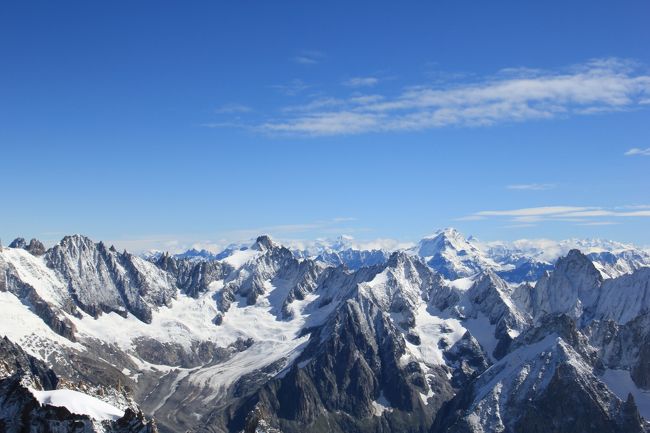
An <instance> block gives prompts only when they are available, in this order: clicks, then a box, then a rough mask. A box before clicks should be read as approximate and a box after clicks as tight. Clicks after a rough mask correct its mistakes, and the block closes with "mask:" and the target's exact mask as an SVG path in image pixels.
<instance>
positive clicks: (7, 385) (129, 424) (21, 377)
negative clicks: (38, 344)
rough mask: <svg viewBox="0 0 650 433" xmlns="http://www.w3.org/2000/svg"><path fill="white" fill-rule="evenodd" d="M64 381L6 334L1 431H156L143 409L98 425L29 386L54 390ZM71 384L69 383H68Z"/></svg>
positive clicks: (0, 350)
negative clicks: (46, 399) (44, 402)
mask: <svg viewBox="0 0 650 433" xmlns="http://www.w3.org/2000/svg"><path fill="white" fill-rule="evenodd" d="M59 385H61V381H60V380H59V378H58V377H57V375H56V374H55V373H54V371H52V370H51V369H49V368H48V367H47V366H46V365H45V364H44V363H43V362H41V361H39V360H38V359H35V358H34V357H32V356H30V355H28V354H26V353H25V352H24V351H23V350H22V349H20V347H19V346H17V345H16V344H14V343H12V342H11V341H9V339H7V338H6V337H5V338H3V339H1V340H0V431H2V432H7V433H23V432H30V433H32V432H33V433H37V432H50V431H51V432H59V431H61V432H73V431H74V432H88V433H94V432H96V433H103V432H104V431H106V430H108V431H111V432H116V433H136V432H137V433H157V432H158V429H157V428H156V424H155V422H153V421H148V420H147V419H146V418H145V417H144V415H143V414H142V412H140V411H134V410H133V409H131V408H127V409H126V411H125V414H124V416H123V417H121V418H119V419H118V420H116V421H102V422H101V423H100V425H101V428H98V427H97V423H96V422H94V421H93V420H92V419H91V418H90V417H89V416H87V415H77V414H73V413H71V412H70V411H69V410H68V409H66V408H65V407H55V406H50V405H41V404H40V403H39V402H38V401H37V400H36V398H35V397H34V395H33V394H32V393H31V391H30V390H29V389H28V386H29V387H32V388H35V389H42V390H54V389H57V387H58V386H59ZM66 388H70V384H66Z"/></svg>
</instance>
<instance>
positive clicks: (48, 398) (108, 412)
mask: <svg viewBox="0 0 650 433" xmlns="http://www.w3.org/2000/svg"><path fill="white" fill-rule="evenodd" d="M30 392H31V393H32V394H33V395H34V397H35V398H36V400H38V402H39V403H40V404H42V405H49V406H56V407H65V408H66V409H68V410H69V411H70V412H71V413H74V414H77V415H87V416H89V417H91V418H93V419H96V420H99V421H103V420H111V421H115V420H117V419H120V418H122V417H123V416H124V411H123V410H120V409H118V408H116V407H115V406H111V405H110V404H108V403H106V402H103V401H101V400H99V399H97V398H95V397H91V396H89V395H87V394H84V393H81V392H77V391H73V390H71V389H56V390H54V391H37V390H35V389H30Z"/></svg>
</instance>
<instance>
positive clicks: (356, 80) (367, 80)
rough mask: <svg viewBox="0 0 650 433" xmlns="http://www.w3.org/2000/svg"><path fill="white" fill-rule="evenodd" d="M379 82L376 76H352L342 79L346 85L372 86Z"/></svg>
mask: <svg viewBox="0 0 650 433" xmlns="http://www.w3.org/2000/svg"><path fill="white" fill-rule="evenodd" d="M377 84H379V78H377V77H353V78H349V79H347V80H345V81H343V85H344V86H347V87H373V86H376V85H377Z"/></svg>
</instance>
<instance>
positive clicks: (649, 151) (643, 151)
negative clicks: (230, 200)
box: [624, 147, 650, 156]
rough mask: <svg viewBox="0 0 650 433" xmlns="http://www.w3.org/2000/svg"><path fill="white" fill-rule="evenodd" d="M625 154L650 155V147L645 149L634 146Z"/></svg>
mask: <svg viewBox="0 0 650 433" xmlns="http://www.w3.org/2000/svg"><path fill="white" fill-rule="evenodd" d="M624 155H625V156H650V147H647V148H645V149H640V148H638V147H633V148H632V149H630V150H628V151H627V152H625V154H624Z"/></svg>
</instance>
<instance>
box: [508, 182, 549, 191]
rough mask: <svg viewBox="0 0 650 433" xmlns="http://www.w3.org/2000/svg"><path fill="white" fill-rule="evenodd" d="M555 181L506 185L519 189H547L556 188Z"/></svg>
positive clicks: (509, 187)
mask: <svg viewBox="0 0 650 433" xmlns="http://www.w3.org/2000/svg"><path fill="white" fill-rule="evenodd" d="M555 186H556V185H555V184H554V183H518V184H514V185H508V186H506V188H507V189H514V190H519V191H546V190H549V189H553V188H555Z"/></svg>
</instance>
